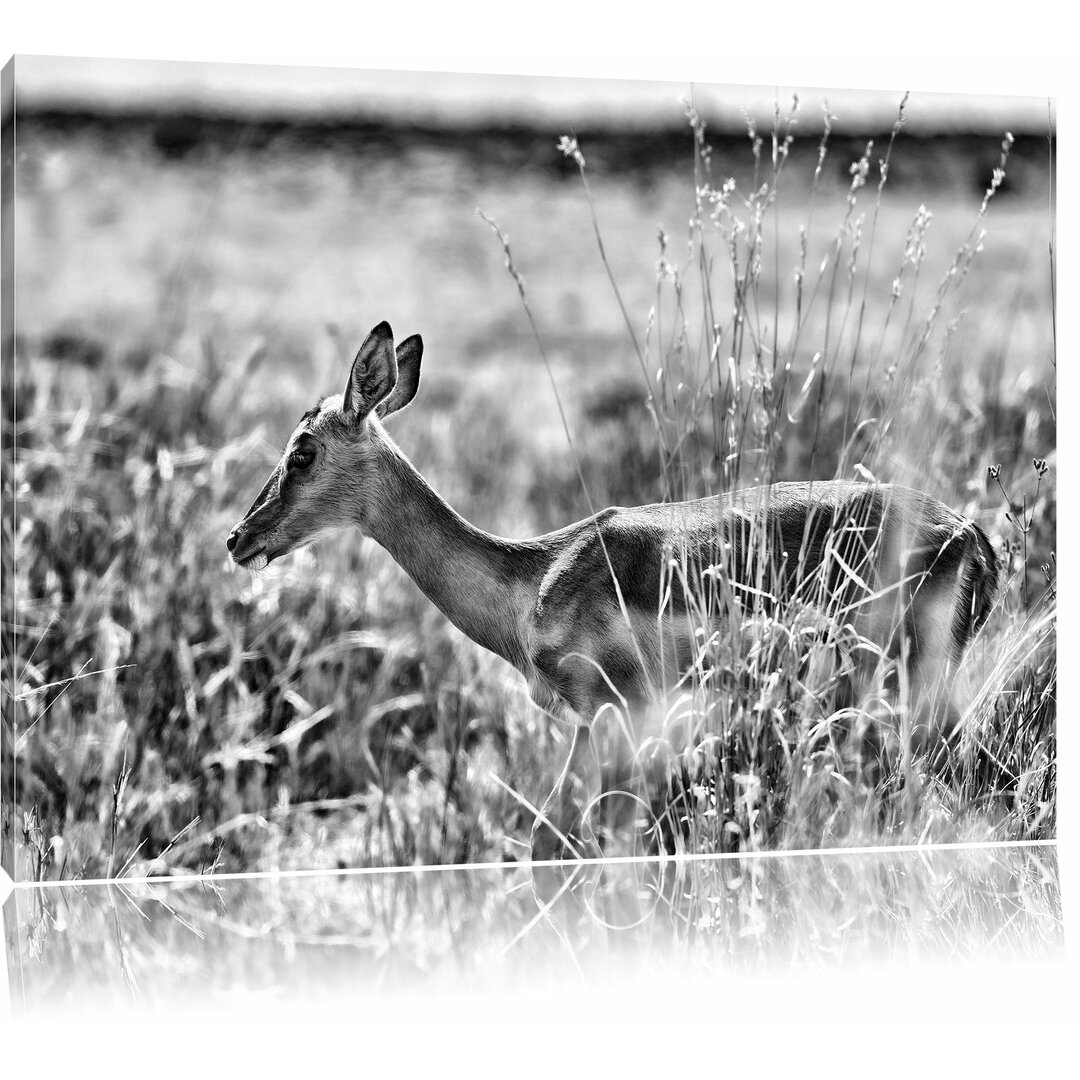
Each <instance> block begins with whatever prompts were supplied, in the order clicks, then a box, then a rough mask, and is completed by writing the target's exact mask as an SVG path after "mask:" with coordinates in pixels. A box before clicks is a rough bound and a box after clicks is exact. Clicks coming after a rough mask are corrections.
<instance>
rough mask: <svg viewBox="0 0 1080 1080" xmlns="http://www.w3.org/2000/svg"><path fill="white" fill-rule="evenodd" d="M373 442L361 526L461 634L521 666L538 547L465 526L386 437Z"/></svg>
mask: <svg viewBox="0 0 1080 1080" xmlns="http://www.w3.org/2000/svg"><path fill="white" fill-rule="evenodd" d="M376 447H377V453H378V454H379V455H380V460H379V462H378V465H377V473H378V476H379V478H380V483H379V486H378V491H377V493H376V495H375V496H374V499H373V503H374V505H373V506H372V508H371V512H370V513H368V514H364V520H362V521H361V526H362V528H363V529H364V531H365V532H366V533H367V535H368V536H370V537H371V538H372V539H373V540H375V541H376V542H377V543H378V544H380V545H381V546H382V547H384V548H385V549H386V550H387V551H388V552H389V553H390V555H391V556H393V558H394V561H395V562H397V564H398V565H399V566H400V567H401V568H402V569H403V570H404V571H405V573H407V574H408V575H409V577H411V578H412V579H413V581H414V582H416V584H417V585H418V586H419V588H420V589H421V590H422V591H423V593H424V594H425V595H426V596H427V597H428V599H429V600H431V602H432V603H433V604H434V605H435V606H436V607H437V608H438V609H439V610H440V611H441V612H442V613H443V614H444V615H445V616H446V617H447V618H448V619H449V620H450V621H451V622H452V623H453V624H454V625H455V626H456V627H457V628H458V629H459V630H461V631H462V633H464V634H466V635H467V636H468V637H470V638H472V639H473V640H474V641H476V642H477V643H478V644H480V645H482V646H483V647H484V648H485V649H489V650H491V652H493V653H496V654H498V655H499V656H501V657H503V658H504V659H505V660H509V661H510V663H512V664H514V665H515V666H516V667H520V666H521V664H522V662H523V661H524V659H525V658H526V656H527V653H528V649H527V645H526V642H525V641H524V635H523V630H522V628H523V626H524V623H525V616H526V614H527V612H526V611H525V610H524V608H525V607H526V606H527V597H528V595H529V591H528V589H527V588H522V586H528V585H529V583H530V579H531V578H532V577H534V576H535V577H536V583H535V584H536V585H537V586H538V584H539V580H540V574H542V570H541V571H540V572H539V573H537V571H538V570H539V563H538V559H537V555H538V552H536V551H534V550H533V549H532V548H531V547H530V546H529V545H528V544H527V543H520V542H515V541H512V540H504V539H502V538H501V537H497V536H493V535H491V534H490V533H487V532H484V530H483V529H478V528H476V527H475V526H474V525H471V524H469V522H467V521H466V520H465V519H464V518H463V517H462V516H461V515H460V514H458V513H457V512H456V511H455V510H454V509H453V508H452V507H451V506H450V505H449V504H448V503H447V502H446V501H445V500H444V499H442V498H441V497H440V496H439V495H438V494H436V492H435V491H434V490H433V489H432V488H431V486H430V485H429V484H428V482H427V481H426V480H425V479H424V478H423V477H422V476H421V475H420V474H419V473H418V472H417V471H416V469H415V468H414V467H413V465H412V463H411V462H410V461H409V460H408V459H407V458H406V457H405V456H404V454H402V453H401V451H400V450H399V449H398V448H397V447H396V446H395V445H394V444H393V443H392V442H391V441H390V440H389V438H386V439H377V440H376ZM535 592H536V590H535V588H534V589H533V590H532V593H533V595H535Z"/></svg>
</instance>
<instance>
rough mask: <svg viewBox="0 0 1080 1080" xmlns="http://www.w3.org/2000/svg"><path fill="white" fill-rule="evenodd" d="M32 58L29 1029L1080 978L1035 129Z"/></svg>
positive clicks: (10, 527) (23, 95) (1044, 193)
mask: <svg viewBox="0 0 1080 1080" xmlns="http://www.w3.org/2000/svg"><path fill="white" fill-rule="evenodd" d="M4 78H5V83H4V116H3V124H4V148H3V158H4V165H3V168H4V193H3V199H4V206H3V214H4V230H5V236H4V262H3V273H4V282H3V303H4V320H3V342H2V344H3V400H4V406H3V462H2V469H3V503H4V514H3V526H2V528H3V578H4V587H3V653H4V663H3V698H4V715H3V760H2V765H3V797H2V821H0V845H2V851H0V853H2V865H3V869H4V871H5V872H6V874H7V875H8V876H9V877H10V878H11V879H12V881H13V882H15V883H16V886H17V887H19V888H20V891H19V894H18V903H17V905H16V904H14V902H13V904H12V905H11V906H10V911H9V914H8V916H7V917H6V920H5V937H6V942H5V946H6V951H7V957H8V959H7V964H8V969H9V972H12V973H14V972H15V971H18V972H19V973H20V976H19V978H20V980H21V982H20V986H21V989H20V991H19V994H20V995H21V996H22V1000H23V1001H24V1004H26V1003H29V1002H32V1001H34V1000H45V999H46V998H47V997H49V995H53V996H56V995H58V996H59V998H65V997H66V998H68V999H70V995H72V994H75V993H76V987H78V988H79V992H80V993H83V994H90V995H91V996H92V995H95V994H102V993H104V992H105V988H108V991H109V992H110V993H113V992H115V993H116V994H117V995H119V997H120V998H123V999H125V1000H126V999H128V998H131V997H134V996H137V995H138V994H139V993H143V994H146V995H149V1000H151V1001H152V1000H154V999H155V994H159V993H160V994H165V993H174V992H179V990H180V988H181V987H182V986H187V984H186V983H185V978H186V976H185V975H184V972H186V971H190V970H191V966H190V965H191V964H193V963H196V961H195V960H193V959H192V957H193V956H196V955H197V956H198V957H201V958H202V959H200V960H198V961H197V962H198V963H201V964H206V965H209V966H211V967H212V966H213V965H214V964H215V963H224V960H222V959H221V957H224V956H226V955H229V956H235V957H238V958H241V959H238V960H237V964H238V965H239V966H238V967H237V969H236V970H237V971H238V972H246V974H242V975H235V976H229V977H228V978H229V980H230V984H231V983H233V982H237V980H238V981H239V982H241V983H245V984H247V983H248V982H250V983H251V985H254V984H255V983H258V982H259V981H260V980H270V981H271V982H272V981H273V980H274V979H275V978H281V977H282V976H281V975H280V972H281V970H282V968H281V964H282V963H283V957H285V956H286V955H288V956H289V957H291V958H292V960H293V962H295V958H296V956H297V955H298V950H299V955H301V956H302V957H303V958H305V959H304V960H303V965H304V966H303V969H302V970H303V975H302V977H301V983H303V982H304V980H309V981H314V982H320V983H323V984H325V983H326V980H328V979H329V980H330V983H332V984H333V985H337V983H336V982H334V980H335V979H338V978H344V979H353V980H356V979H361V978H362V979H367V978H368V973H369V972H371V971H374V970H375V969H376V968H377V970H378V972H379V976H378V977H379V979H386V980H387V981H388V984H390V985H393V986H401V987H404V986H408V985H412V984H411V983H410V982H409V980H410V979H413V978H415V977H416V975H417V973H418V972H420V971H424V972H430V971H432V970H437V971H443V970H444V969H445V970H447V971H450V970H452V971H455V972H457V973H458V974H459V975H460V973H461V971H463V970H468V971H470V972H472V971H474V970H479V969H481V968H482V969H483V970H484V971H486V972H489V973H490V972H492V971H496V972H498V973H501V975H502V976H504V977H506V978H509V979H514V978H516V977H519V974H520V971H523V970H526V969H527V970H530V971H533V970H540V969H542V968H543V969H545V970H547V968H544V965H548V966H549V967H550V965H551V964H556V966H557V965H558V964H559V963H562V964H566V963H569V961H568V960H567V957H569V956H573V957H575V958H576V959H574V960H573V966H574V968H575V970H577V969H578V968H579V961H580V965H581V966H582V967H581V970H589V964H590V963H593V962H596V963H598V964H599V966H598V968H597V970H599V969H600V968H602V969H603V970H604V972H605V973H606V975H605V977H610V976H611V968H610V967H609V966H608V965H611V964H615V965H616V966H617V965H621V964H629V965H630V966H631V967H634V966H635V965H637V967H636V968H635V970H641V964H642V963H644V961H643V959H642V958H643V957H652V956H653V955H654V954H655V953H656V952H657V950H660V951H662V953H663V955H664V956H669V957H670V956H675V957H678V958H682V959H686V958H688V957H695V958H697V959H698V960H700V961H701V962H705V961H704V960H703V959H702V958H710V959H711V960H712V961H715V962H716V963H718V964H734V965H736V966H739V967H741V968H745V967H746V966H747V965H749V964H750V963H751V962H752V961H755V959H757V958H760V957H763V956H767V957H768V958H769V960H770V963H779V962H783V963H791V962H794V961H795V960H796V959H800V958H804V957H805V956H806V955H807V953H808V950H809V951H810V952H813V951H814V949H819V950H823V951H830V955H831V954H832V953H835V954H836V956H837V957H840V956H844V957H848V958H857V959H858V960H859V962H864V961H866V960H868V959H869V960H873V959H875V958H881V957H882V956H884V957H888V956H890V955H893V954H897V955H899V954H901V953H905V952H906V951H910V950H915V951H917V952H920V953H923V952H924V953H925V954H926V955H933V954H934V950H935V949H938V950H942V951H946V952H948V951H950V950H951V951H952V952H953V953H954V954H957V955H968V956H972V957H976V956H978V957H982V958H984V959H985V958H986V957H987V956H988V955H998V954H1001V955H1006V954H1007V955H1008V956H1009V957H1013V958H1015V957H1016V956H1017V955H1038V956H1045V955H1050V954H1052V953H1053V952H1054V950H1056V949H1058V948H1060V946H1061V941H1062V923H1061V906H1060V905H1061V899H1060V890H1059V886H1058V883H1057V855H1056V849H1055V848H1054V846H1053V845H1054V841H1055V840H1056V838H1057V807H1058V800H1057V776H1058V770H1057V765H1058V760H1057V753H1058V751H1057V685H1058V684H1057V606H1056V605H1057V538H1056V532H1057V498H1056V495H1057V460H1058V454H1057V448H1058V440H1057V407H1058V406H1057V326H1058V320H1057V304H1056V299H1057V293H1056V289H1057V279H1056V265H1057V239H1056V235H1057V225H1056V197H1057V183H1056V173H1057V116H1056V103H1055V101H1054V100H1053V99H1052V98H1047V97H1037V96H1019V95H1004V94H998V95H987V94H983V93H970V94H959V93H949V94H946V93H941V92H934V91H926V90H920V89H919V87H918V85H912V86H910V87H909V88H901V89H899V90H898V91H896V92H886V91H883V90H876V89H875V90H869V89H862V90H860V89H859V88H858V87H853V86H850V85H846V84H845V83H844V82H843V81H842V80H841V79H839V78H838V79H837V82H838V83H839V85H838V86H836V87H834V88H830V87H829V86H828V85H827V84H823V85H819V86H798V85H795V86H783V85H781V86H777V85H774V84H768V85H750V84H746V85H722V84H719V83H703V82H692V81H686V82H683V83H679V82H670V81H661V80H654V81H650V80H644V79H642V80H616V79H609V78H591V79H590V78H584V77H582V78H568V77H565V76H540V75H528V76H527V75H493V74H465V73H450V72H443V73H439V72H433V71H422V70H416V71H406V70H394V71H391V70H375V69H361V68H345V67H341V68H332V67H322V68H314V67H299V66H296V67H289V66H285V65H268V64H267V65H256V64H240V63H236V64H227V63H210V62H206V61H186V62H181V61H175V60H170V61H153V60H122V59H116V60H107V59H95V58H90V57H83V58H80V57H59V56H55V57H50V56H31V55H25V56H24V55H17V56H16V57H14V58H13V59H11V60H9V61H8V64H7V67H6V68H5V73H4ZM980 846H981V847H980ZM920 849H925V853H922V854H920ZM779 856H783V858H779ZM437 867H448V868H449V867H453V868H455V869H454V870H453V871H452V872H447V873H445V874H444V875H443V876H437V877H428V876H426V875H427V874H429V873H430V872H431V868H437ZM468 867H477V868H483V869H478V870H476V872H475V873H470V872H468V871H467V870H465V869H463V868H468ZM404 871H408V873H407V874H406V875H405V876H402V873H403V872H404ZM414 871H415V872H416V873H415V874H414V873H413V872H414ZM293 872H320V874H322V875H324V876H318V877H312V878H309V879H295V880H293V881H292V883H291V884H288V885H285V884H281V883H280V882H279V883H277V884H270V883H269V881H270V879H262V878H258V877H256V878H248V877H246V875H252V874H254V875H282V874H285V875H288V874H290V873H293ZM339 872H340V874H341V875H344V876H337V877H335V876H334V875H336V874H339ZM273 880H274V881H277V880H278V879H277V878H274V879H273ZM95 882H112V883H114V884H113V885H111V886H109V887H108V888H107V889H105V890H104V891H98V892H95V891H94V889H93V886H92V883H95ZM24 886H25V887H26V888H25V889H24V888H23V887H24ZM30 886H34V887H35V888H34V889H30ZM913 912H917V913H918V915H917V917H916V916H915V915H914V914H913ZM12 913H14V914H12ZM258 927H263V928H264V929H263V930H262V931H261V932H259V931H257V930H256V928H258ZM267 928H269V929H267ZM267 935H269V936H267ZM263 938H265V939H266V940H265V941H263V940H262V939H263ZM166 941H167V942H169V944H168V945H167V946H165V945H163V944H162V943H163V942H166ZM92 942H99V943H100V942H104V943H105V944H104V946H103V948H104V952H102V953H100V954H98V953H96V952H95V953H94V959H93V960H92V961H91V960H90V959H89V957H90V953H89V952H88V950H89V949H90V943H92ZM259 942H262V943H261V944H259ZM811 942H813V943H814V945H813V947H811V945H810V943H811ZM286 943H287V944H286ZM329 943H337V948H336V949H334V948H331V947H330V944H329ZM598 950H599V952H598ZM165 954H167V955H168V957H169V959H168V960H162V956H163V955H165ZM598 955H600V956H602V957H603V958H604V959H603V962H602V963H600V962H598V961H597V960H596V958H597V956H598ZM215 957H217V959H215ZM463 957H469V958H471V959H469V960H468V961H466V960H464V959H463ZM357 958H360V959H361V960H362V961H363V965H367V966H363V965H362V966H361V967H360V968H358V969H355V970H354V969H353V968H352V967H351V966H350V965H351V964H352V962H353V961H356V960H357ZM560 958H561V959H560ZM590 958H591V959H590ZM358 970H359V971H362V972H364V974H363V975H358V974H357V971H358ZM559 970H561V969H559ZM618 970H622V968H621V967H620V968H618ZM28 972H29V973H30V974H29V975H27V973H28ZM253 972H254V973H255V974H252V973H253ZM267 972H269V973H270V974H266V973H267ZM76 973H78V974H76ZM259 973H262V974H259ZM275 973H278V974H275ZM328 973H329V974H328ZM12 977H14V975H13V976H12ZM12 985H14V983H13V984H12ZM200 985H201V984H200ZM196 989H197V987H196ZM26 1007H29V1005H28V1004H27V1005H26Z"/></svg>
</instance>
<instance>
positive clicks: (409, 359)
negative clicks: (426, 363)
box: [377, 334, 424, 418]
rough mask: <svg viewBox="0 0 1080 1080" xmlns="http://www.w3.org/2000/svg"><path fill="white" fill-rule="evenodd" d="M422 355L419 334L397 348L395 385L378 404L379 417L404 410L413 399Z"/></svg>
mask: <svg viewBox="0 0 1080 1080" xmlns="http://www.w3.org/2000/svg"><path fill="white" fill-rule="evenodd" d="M423 354H424V342H423V339H422V338H421V337H420V335H419V334H413V336H412V337H408V338H406V339H405V340H404V341H403V342H402V343H401V344H400V345H399V346H398V347H397V356H396V359H397V372H398V380H397V385H396V386H395V387H394V389H393V390H392V391H391V393H390V394H389V395H388V396H387V397H386V398H384V399H383V401H382V402H381V403H380V404H379V407H378V410H377V411H378V414H379V417H380V418H381V417H384V416H389V415H390V414H391V413H394V412H397V411H398V409H404V408H405V406H406V405H408V404H409V402H410V401H412V399H413V398H414V397H416V389H417V387H418V386H419V385H420V357H421V356H423Z"/></svg>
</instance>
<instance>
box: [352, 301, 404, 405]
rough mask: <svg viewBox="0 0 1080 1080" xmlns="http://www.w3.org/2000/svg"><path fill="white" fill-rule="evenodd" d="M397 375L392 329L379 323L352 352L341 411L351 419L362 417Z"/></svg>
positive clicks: (383, 394) (393, 382) (382, 396)
mask: <svg viewBox="0 0 1080 1080" xmlns="http://www.w3.org/2000/svg"><path fill="white" fill-rule="evenodd" d="M397 377H398V375H397V361H396V360H395V358H394V332H393V330H391V329H390V324H389V323H386V322H381V323H379V325H378V326H376V327H375V328H374V329H373V330H372V331H371V333H370V334H368V336H367V338H366V339H365V341H364V344H363V345H361V346H360V351H359V352H358V353H357V354H356V359H355V360H354V361H353V366H352V371H350V372H349V381H348V383H346V385H345V399H344V401H343V402H342V404H341V411H342V412H343V413H344V414H345V416H347V417H349V418H350V419H352V420H362V419H363V418H364V417H365V416H367V414H368V413H369V412H371V410H372V409H374V408H375V406H376V405H378V404H379V402H380V401H382V400H383V399H384V398H385V397H386V396H387V395H388V394H389V393H390V392H391V391H392V390H393V389H394V385H395V383H397Z"/></svg>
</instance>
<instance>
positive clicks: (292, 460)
mask: <svg viewBox="0 0 1080 1080" xmlns="http://www.w3.org/2000/svg"><path fill="white" fill-rule="evenodd" d="M314 460H315V451H314V450H294V451H293V452H292V453H291V454H290V455H289V468H290V469H306V468H307V467H308V466H309V465H310V464H311V463H312V462H313V461H314Z"/></svg>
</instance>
